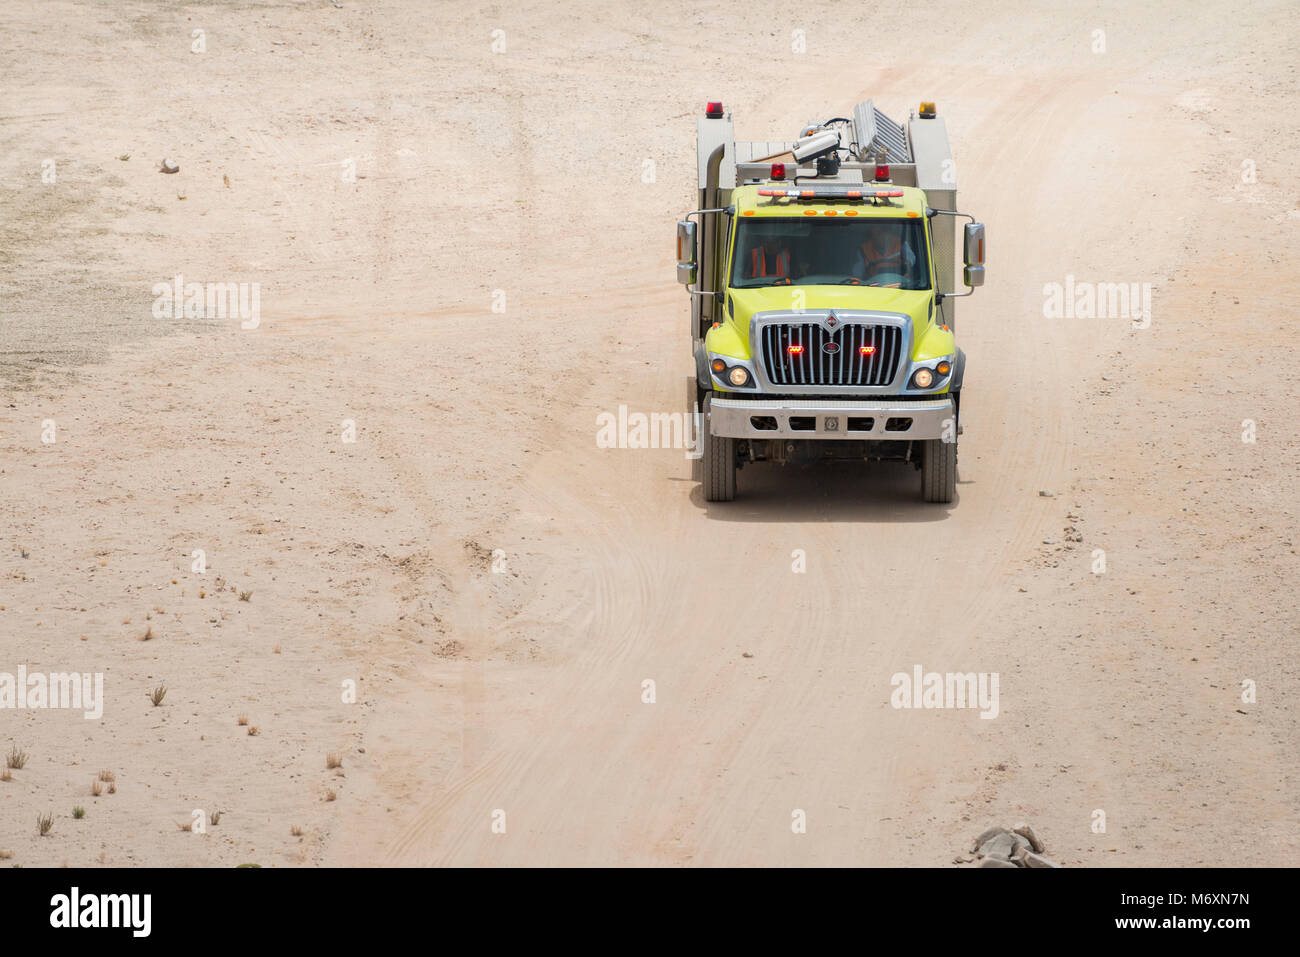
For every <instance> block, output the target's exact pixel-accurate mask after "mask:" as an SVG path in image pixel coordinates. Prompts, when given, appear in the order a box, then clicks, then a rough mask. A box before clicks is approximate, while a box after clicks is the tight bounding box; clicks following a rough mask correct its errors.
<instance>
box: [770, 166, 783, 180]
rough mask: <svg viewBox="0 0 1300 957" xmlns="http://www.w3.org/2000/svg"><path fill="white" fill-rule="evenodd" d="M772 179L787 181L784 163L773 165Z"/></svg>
mask: <svg viewBox="0 0 1300 957" xmlns="http://www.w3.org/2000/svg"><path fill="white" fill-rule="evenodd" d="M772 179H778V180H779V179H785V164H784V163H773V164H772Z"/></svg>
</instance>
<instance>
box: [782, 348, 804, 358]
mask: <svg viewBox="0 0 1300 957" xmlns="http://www.w3.org/2000/svg"><path fill="white" fill-rule="evenodd" d="M785 351H786V352H788V353H790V355H792V356H797V355H799V354H800V353H801V352H803V346H790V347H789V348H787V349H786V350H785Z"/></svg>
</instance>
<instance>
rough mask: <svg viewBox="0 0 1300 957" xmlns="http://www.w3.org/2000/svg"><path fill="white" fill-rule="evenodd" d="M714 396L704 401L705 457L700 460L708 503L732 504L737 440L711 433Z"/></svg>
mask: <svg viewBox="0 0 1300 957" xmlns="http://www.w3.org/2000/svg"><path fill="white" fill-rule="evenodd" d="M712 405H713V396H711V395H710V396H706V397H705V399H704V427H703V434H701V436H700V441H701V442H702V443H703V444H704V455H703V456H702V458H701V460H700V471H701V477H702V479H703V483H704V500H705V501H706V502H730V501H731V500H732V499H734V498H735V497H736V440H735V439H732V438H723V437H722V436H718V435H714V434H713V433H712V432H710V431H709V412H710V411H711V409H712Z"/></svg>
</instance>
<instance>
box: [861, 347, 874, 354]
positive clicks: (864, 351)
mask: <svg viewBox="0 0 1300 957" xmlns="http://www.w3.org/2000/svg"><path fill="white" fill-rule="evenodd" d="M858 351H859V352H860V353H862V354H863V355H864V356H869V355H871V354H873V353H874V352H875V351H876V347H875V346H859V347H858Z"/></svg>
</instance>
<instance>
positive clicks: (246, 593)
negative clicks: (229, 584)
mask: <svg viewBox="0 0 1300 957" xmlns="http://www.w3.org/2000/svg"><path fill="white" fill-rule="evenodd" d="M252 597H253V593H252V592H251V591H241V592H240V593H239V600H240V601H248V600H249V599H251V598H252Z"/></svg>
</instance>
